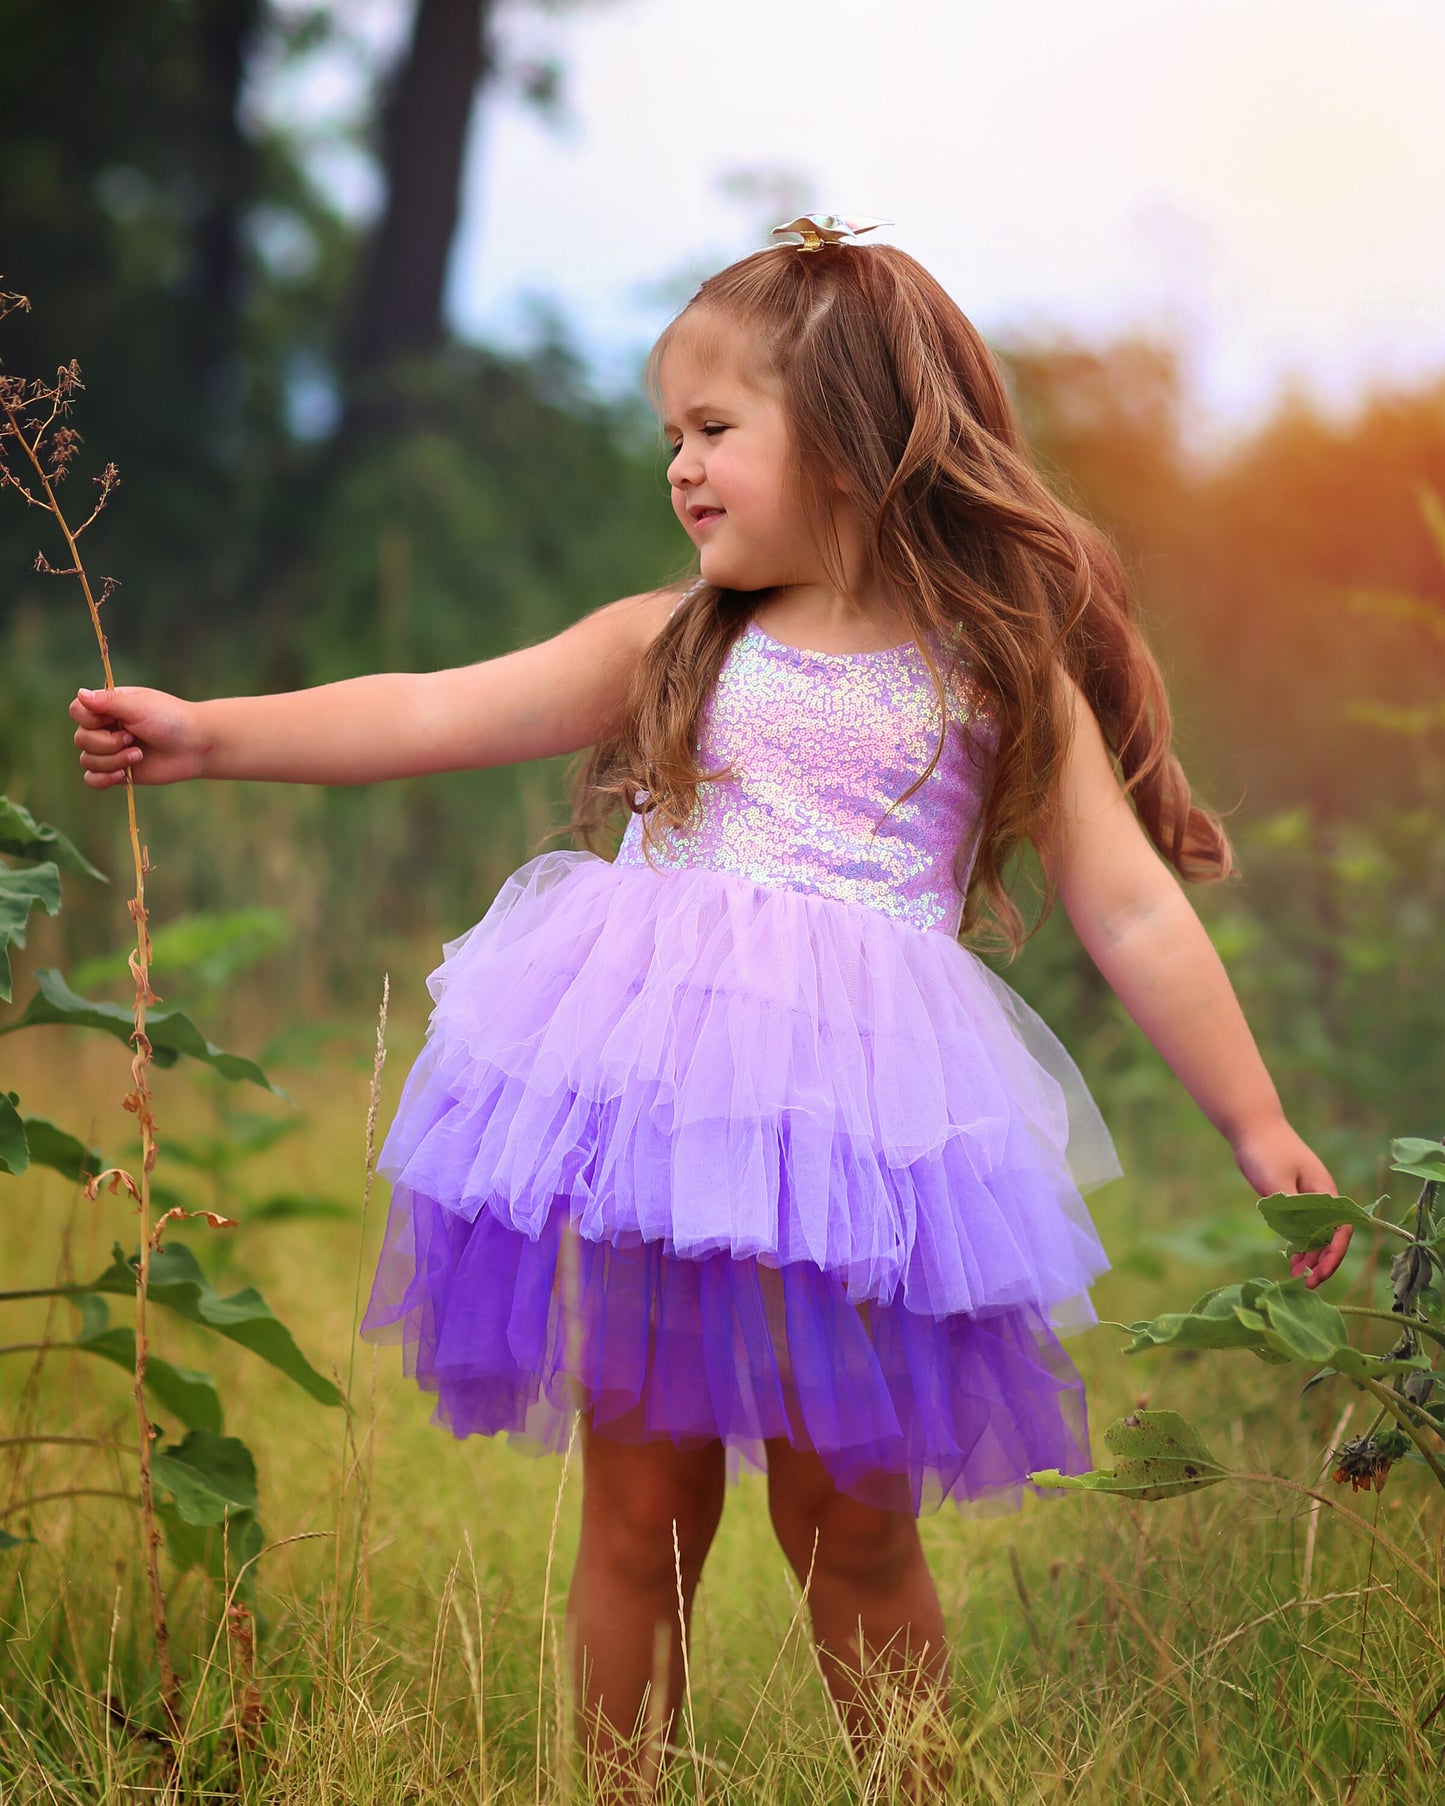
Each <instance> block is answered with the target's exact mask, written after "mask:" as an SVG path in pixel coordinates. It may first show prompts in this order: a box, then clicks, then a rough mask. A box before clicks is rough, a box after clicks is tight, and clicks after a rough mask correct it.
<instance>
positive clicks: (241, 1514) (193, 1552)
mask: <svg viewBox="0 0 1445 1806" xmlns="http://www.w3.org/2000/svg"><path fill="white" fill-rule="evenodd" d="M156 1516H157V1517H158V1518H159V1519H160V1521H161V1526H162V1528H163V1529H164V1531H165V1533H166V1548H167V1550H168V1551H169V1552H170V1557H171V1560H172V1561H173V1562H174V1563H175V1564H176V1566H177V1567H178V1568H187V1569H190V1568H199V1569H200V1570H201V1571H202V1572H203V1573H206V1574H209V1575H210V1576H211V1578H212V1579H213V1580H216V1581H219V1582H220V1584H221V1585H222V1586H225V1587H230V1586H235V1588H236V1591H237V1594H238V1596H239V1597H240V1598H241V1599H243V1600H245V1602H246V1603H247V1604H248V1605H249V1606H251V1608H252V1609H253V1610H254V1609H255V1605H256V1565H257V1563H256V1558H257V1557H258V1556H259V1555H260V1554H261V1551H262V1550H263V1549H264V1548H265V1546H266V1538H265V1535H264V1533H263V1531H262V1529H261V1526H260V1523H259V1522H258V1521H257V1518H256V1514H255V1512H254V1511H232V1512H228V1513H227V1516H226V1520H225V1522H224V1523H223V1524H212V1525H207V1526H200V1525H196V1524H188V1523H187V1522H186V1520H185V1519H184V1518H183V1517H182V1516H181V1513H180V1511H179V1509H178V1508H177V1506H176V1502H175V1500H174V1499H169V1498H166V1497H165V1496H164V1495H162V1496H161V1497H159V1498H158V1499H157V1500H156Z"/></svg>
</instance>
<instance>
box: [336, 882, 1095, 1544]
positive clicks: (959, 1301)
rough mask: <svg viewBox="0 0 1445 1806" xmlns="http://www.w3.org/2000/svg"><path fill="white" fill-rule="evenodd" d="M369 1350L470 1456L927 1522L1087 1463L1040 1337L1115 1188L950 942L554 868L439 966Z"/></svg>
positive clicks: (792, 898) (778, 899)
mask: <svg viewBox="0 0 1445 1806" xmlns="http://www.w3.org/2000/svg"><path fill="white" fill-rule="evenodd" d="M445 955H446V957H445V962H444V964H443V965H442V966H441V967H440V968H439V969H438V970H437V971H436V972H435V973H433V975H432V978H431V980H430V989H431V993H432V996H433V998H434V999H435V1002H436V1008H435V1010H434V1011H433V1014H432V1020H431V1028H430V1032H429V1035H428V1038H427V1042H426V1045H425V1047H424V1048H423V1050H422V1053H421V1055H420V1057H419V1058H418V1060H417V1062H416V1064H415V1065H414V1066H413V1068H412V1070H411V1072H410V1074H409V1076H408V1078H407V1081H406V1085H405V1088H404V1090H403V1093H402V1097H401V1102H400V1105H399V1107H398V1110H397V1114H396V1118H395V1121H394V1123H393V1125H392V1128H391V1131H390V1133H389V1135H388V1136H387V1139H386V1143H385V1146H384V1147H383V1149H382V1154H381V1160H380V1168H381V1171H382V1172H383V1173H384V1174H385V1176H386V1177H387V1178H389V1179H390V1180H391V1182H392V1188H393V1193H392V1206H391V1214H390V1220H389V1222H388V1226H387V1233H386V1241H385V1246H384V1249H383V1251H382V1256H381V1261H380V1266H379V1269H378V1272H377V1277H376V1283H375V1287H374V1289H373V1292H372V1297H371V1302H370V1306H369V1308H368V1311H367V1314H366V1319H365V1322H364V1325H363V1331H364V1333H365V1334H367V1335H368V1336H370V1337H372V1338H374V1339H377V1340H400V1341H402V1342H404V1344H405V1347H406V1361H407V1368H408V1371H409V1372H411V1373H413V1374H414V1375H415V1377H416V1378H417V1380H418V1381H419V1382H420V1384H421V1385H422V1386H423V1387H425V1388H426V1389H427V1390H429V1391H433V1392H435V1393H436V1395H437V1415H438V1417H439V1418H440V1420H441V1421H442V1422H444V1423H446V1424H448V1425H449V1426H450V1427H451V1429H452V1430H453V1431H454V1432H455V1433H456V1434H457V1435H458V1436H466V1435H470V1434H472V1433H474V1432H481V1433H484V1434H491V1433H495V1432H497V1431H501V1430H506V1431H510V1432H512V1433H513V1434H516V1435H520V1436H522V1437H524V1438H526V1439H529V1440H531V1441H534V1442H536V1443H540V1444H542V1445H543V1446H548V1447H556V1446H559V1445H560V1444H561V1443H563V1442H565V1440H566V1437H567V1434H568V1430H569V1423H570V1418H571V1415H572V1413H573V1411H574V1410H575V1409H577V1408H578V1407H579V1406H580V1407H584V1408H586V1409H587V1410H588V1412H589V1413H590V1416H591V1421H592V1423H593V1426H594V1428H595V1429H596V1430H597V1431H598V1432H599V1433H601V1434H603V1435H607V1436H613V1437H620V1438H626V1439H631V1440H645V1439H651V1438H659V1437H669V1438H671V1439H672V1440H673V1441H674V1442H675V1443H677V1444H678V1445H680V1446H683V1445H688V1444H697V1443H700V1442H704V1441H710V1440H713V1439H715V1438H721V1439H722V1440H723V1441H725V1442H726V1443H727V1444H728V1445H729V1447H730V1449H732V1450H734V1451H737V1452H739V1453H741V1454H742V1455H743V1456H745V1457H748V1458H750V1459H753V1460H755V1461H759V1462H761V1461H762V1459H763V1444H764V1443H765V1442H766V1441H767V1439H769V1438H772V1437H780V1438H781V1437H786V1438H788V1439H789V1440H790V1441H791V1442H792V1443H793V1444H794V1445H795V1446H797V1447H799V1448H807V1449H812V1450H814V1451H816V1453H817V1454H818V1456H819V1457H820V1459H821V1460H822V1462H823V1463H824V1465H825V1466H826V1468H827V1470H828V1472H829V1473H830V1474H831V1476H832V1477H833V1479H834V1481H835V1482H836V1484H837V1485H838V1486H839V1487H840V1488H841V1489H843V1490H844V1491H846V1492H849V1493H851V1494H853V1495H854V1496H857V1497H859V1498H862V1499H866V1500H871V1501H875V1502H878V1503H883V1504H889V1505H893V1506H904V1507H907V1508H909V1509H912V1510H914V1511H918V1510H921V1509H923V1508H925V1507H926V1506H928V1505H932V1504H936V1503H937V1502H938V1501H939V1500H940V1499H942V1498H946V1497H952V1498H955V1499H957V1500H959V1501H963V1500H969V1499H977V1498H980V1497H983V1496H985V1495H995V1494H1000V1493H1002V1494H1017V1492H1018V1490H1019V1488H1020V1487H1021V1485H1022V1483H1023V1480H1024V1477H1025V1476H1026V1475H1027V1474H1028V1473H1029V1472H1030V1471H1032V1470H1034V1469H1038V1468H1043V1467H1057V1468H1060V1469H1062V1470H1063V1471H1065V1472H1070V1471H1074V1472H1077V1471H1081V1470H1082V1469H1083V1468H1085V1467H1087V1465H1088V1434H1087V1429H1086V1424H1085V1412H1084V1398H1083V1388H1082V1384H1081V1382H1080V1380H1079V1377H1078V1375H1077V1373H1076V1371H1075V1369H1074V1367H1073V1365H1072V1363H1071V1362H1070V1361H1069V1359H1068V1357H1067V1355H1066V1354H1065V1353H1064V1350H1063V1349H1062V1347H1061V1346H1060V1343H1059V1340H1058V1332H1059V1331H1061V1330H1067V1329H1069V1328H1075V1327H1079V1326H1081V1325H1083V1324H1086V1323H1089V1322H1092V1321H1094V1318H1093V1313H1092V1311H1091V1308H1090V1306H1089V1302H1088V1296H1087V1287H1088V1286H1089V1284H1090V1283H1091V1281H1093V1280H1094V1279H1095V1278H1097V1277H1098V1275H1099V1274H1100V1273H1101V1272H1102V1271H1103V1270H1104V1268H1105V1266H1106V1265H1107V1262H1106V1260H1105V1258H1104V1253H1103V1250H1102V1248H1101V1246H1100V1244H1099V1240H1098V1237H1097V1234H1096V1233H1095V1230H1094V1228H1093V1225H1092V1223H1091V1222H1090V1220H1089V1216H1088V1213H1087V1211H1086V1209H1085V1207H1084V1204H1083V1201H1082V1198H1081V1195H1080V1194H1081V1192H1082V1191H1084V1190H1087V1189H1088V1188H1089V1187H1090V1186H1091V1185H1094V1184H1098V1183H1100V1182H1102V1181H1103V1180H1105V1179H1108V1178H1111V1177H1113V1176H1114V1175H1115V1173H1116V1172H1117V1171H1118V1168H1117V1165H1116V1163H1115V1160H1114V1153H1113V1149H1112V1147H1111V1145H1110V1142H1109V1138H1108V1135H1107V1133H1106V1132H1105V1130H1104V1127H1103V1124H1102V1123H1101V1122H1100V1120H1099V1117H1098V1113H1097V1111H1096V1110H1095V1109H1094V1106H1093V1104H1092V1102H1091V1101H1090V1100H1089V1097H1088V1094H1087V1092H1086V1091H1085V1089H1084V1087H1083V1084H1082V1082H1081V1080H1080V1079H1079V1076H1078V1074H1077V1072H1076V1071H1075V1069H1074V1067H1073V1065H1072V1063H1071V1061H1070V1060H1069V1058H1068V1056H1067V1054H1066V1053H1065V1052H1064V1050H1063V1049H1062V1048H1061V1047H1060V1046H1059V1044H1058V1042H1057V1041H1056V1040H1055V1039H1054V1037H1053V1036H1052V1035H1051V1034H1050V1033H1049V1031H1048V1029H1047V1028H1045V1027H1044V1025H1043V1024H1042V1022H1040V1021H1039V1019H1038V1017H1037V1016H1035V1015H1034V1014H1033V1013H1032V1012H1031V1011H1030V1010H1029V1009H1028V1008H1027V1006H1025V1005H1024V1004H1023V1003H1022V1002H1021V1001H1020V1000H1019V999H1018V998H1017V997H1016V996H1015V995H1014V993H1013V992H1012V991H1011V990H1010V989H1009V988H1008V986H1007V985H1005V984H1004V983H1003V982H1002V981H1001V980H999V979H998V978H996V977H995V976H994V975H993V974H992V973H990V972H989V971H988V970H987V968H986V967H984V966H983V965H982V964H981V963H980V962H979V961H978V960H977V959H975V958H974V957H973V956H972V955H971V954H969V953H968V952H966V951H965V950H964V949H963V948H961V947H960V946H959V945H958V944H957V943H956V942H955V941H954V940H952V939H951V938H950V937H949V936H948V935H946V934H942V933H938V932H935V931H922V930H919V929H917V928H914V927H911V926H909V925H906V924H902V923H899V922H897V921H895V920H893V919H892V918H891V917H889V916H886V915H884V914H882V913H881V912H880V911H878V910H874V909H871V908H866V907H863V906H861V905H858V904H853V903H847V902H840V901H837V900H835V899H832V898H827V897H818V896H813V895H811V894H807V893H804V892H799V891H792V890H783V889H777V888H772V887H769V886H764V885H760V884H756V883H753V882H752V881H750V880H747V879H744V878H740V877H736V876H733V875H731V874H728V873H723V872H717V871H711V870H697V869H694V870H682V871H669V872H665V873H657V872H654V871H652V870H650V869H648V868H646V867H641V868H639V867H631V868H626V867H618V866H614V865H610V864H609V863H607V862H606V861H605V860H601V859H598V858H596V857H595V856H594V855H592V854H589V853H577V852H553V853H548V854H544V855H543V856H542V857H541V858H539V859H534V860H533V861H531V863H530V864H528V865H525V866H523V867H522V869H521V870H520V871H518V872H516V873H515V874H514V875H513V876H512V877H511V878H510V879H509V880H508V882H507V883H506V885H505V886H504V887H503V888H502V890H501V892H500V893H499V895H498V897H497V899H496V901H495V902H494V903H493V905H492V907H491V909H490V910H489V911H488V912H487V915H486V916H485V917H484V919H483V920H482V921H481V922H480V923H478V924H477V926H476V927H475V928H473V929H472V930H471V931H470V932H469V933H468V934H466V935H464V936H462V937H461V938H460V939H459V940H456V941H453V942H452V943H450V945H448V946H447V948H446V949H445Z"/></svg>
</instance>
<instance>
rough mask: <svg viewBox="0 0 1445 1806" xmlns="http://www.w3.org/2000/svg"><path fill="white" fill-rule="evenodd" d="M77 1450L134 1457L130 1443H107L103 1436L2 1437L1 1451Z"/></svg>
mask: <svg viewBox="0 0 1445 1806" xmlns="http://www.w3.org/2000/svg"><path fill="white" fill-rule="evenodd" d="M19 1448H77V1449H114V1450H115V1451H116V1452H117V1453H118V1454H121V1455H133V1454H134V1453H135V1450H134V1449H133V1448H132V1447H131V1446H130V1444H129V1443H128V1442H107V1441H106V1439H105V1437H103V1436H0V1449H19Z"/></svg>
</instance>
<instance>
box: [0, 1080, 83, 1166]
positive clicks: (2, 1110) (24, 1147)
mask: <svg viewBox="0 0 1445 1806" xmlns="http://www.w3.org/2000/svg"><path fill="white" fill-rule="evenodd" d="M19 1102H20V1098H19V1095H18V1093H16V1092H14V1091H9V1092H5V1091H0V1173H13V1174H16V1175H19V1174H20V1173H23V1172H24V1171H25V1169H26V1168H27V1167H30V1166H48V1167H51V1168H52V1169H53V1170H54V1171H55V1172H57V1173H63V1174H64V1176H65V1177H66V1178H67V1179H71V1180H79V1179H81V1178H84V1177H85V1176H86V1175H87V1174H90V1173H98V1172H100V1171H102V1170H103V1168H104V1164H105V1163H104V1161H103V1160H102V1159H101V1156H100V1150H99V1149H98V1148H88V1147H86V1146H85V1144H84V1143H83V1142H81V1141H77V1140H76V1138H75V1136H73V1135H67V1134H66V1132H65V1130H64V1129H57V1128H56V1126H55V1124H54V1123H53V1122H47V1121H46V1119H45V1118H44V1117H43V1116H21V1114H20V1111H19V1109H18V1108H17V1106H18V1104H19Z"/></svg>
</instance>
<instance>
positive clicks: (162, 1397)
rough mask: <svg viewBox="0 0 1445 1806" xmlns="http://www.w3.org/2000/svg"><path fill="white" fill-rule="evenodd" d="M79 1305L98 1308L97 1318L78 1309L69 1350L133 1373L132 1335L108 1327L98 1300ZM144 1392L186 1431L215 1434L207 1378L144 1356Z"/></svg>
mask: <svg viewBox="0 0 1445 1806" xmlns="http://www.w3.org/2000/svg"><path fill="white" fill-rule="evenodd" d="M82 1305H83V1306H87V1305H88V1306H91V1307H94V1306H99V1315H98V1316H97V1313H96V1312H95V1310H94V1309H91V1310H85V1309H82V1315H81V1325H82V1327H81V1333H80V1335H79V1336H78V1337H77V1338H76V1340H75V1341H74V1342H72V1343H71V1344H70V1346H71V1347H72V1348H74V1349H77V1350H79V1351H80V1352H81V1353H82V1354H93V1355H97V1356H99V1358H100V1359H101V1360H102V1361H109V1362H111V1363H112V1364H113V1365H114V1366H116V1367H120V1368H122V1369H123V1370H124V1371H125V1372H126V1373H134V1372H135V1331H134V1330H133V1329H130V1328H129V1327H127V1326H125V1325H118V1326H117V1327H115V1328H113V1329H112V1328H110V1327H108V1325H107V1323H106V1315H107V1313H106V1309H105V1305H104V1303H103V1302H102V1300H100V1299H99V1298H87V1299H84V1300H83V1301H82ZM146 1391H147V1392H149V1393H150V1394H151V1396H152V1397H153V1398H154V1399H155V1401H156V1403H157V1404H158V1405H159V1406H160V1407H161V1409H162V1410H165V1411H169V1412H170V1414H171V1415H172V1416H173V1417H175V1418H178V1419H179V1420H180V1422H181V1423H183V1424H184V1425H185V1426H186V1428H187V1429H188V1430H211V1431H214V1432H216V1433H218V1434H219V1432H220V1429H221V1400H220V1395H219V1394H218V1393H217V1391H216V1382H215V1381H214V1380H213V1379H212V1378H211V1376H210V1374H208V1373H197V1372H196V1370H195V1369H194V1368H193V1367H180V1366H177V1365H176V1364H175V1363H174V1362H172V1361H165V1360H162V1359H161V1358H160V1356H159V1355H156V1354H153V1353H147V1355H146Z"/></svg>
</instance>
